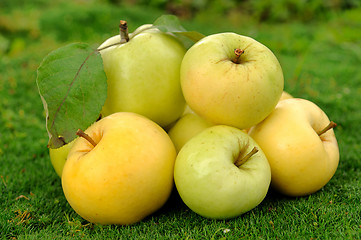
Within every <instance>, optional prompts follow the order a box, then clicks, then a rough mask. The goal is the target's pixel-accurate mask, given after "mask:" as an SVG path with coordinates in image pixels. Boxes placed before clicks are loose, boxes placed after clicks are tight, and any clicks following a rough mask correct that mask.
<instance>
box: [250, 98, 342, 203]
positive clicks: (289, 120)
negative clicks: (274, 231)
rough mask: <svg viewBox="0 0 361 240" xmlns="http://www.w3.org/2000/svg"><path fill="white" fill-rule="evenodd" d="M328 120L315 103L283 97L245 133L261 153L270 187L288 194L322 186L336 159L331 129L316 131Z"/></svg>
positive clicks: (327, 124)
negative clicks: (267, 171)
mask: <svg viewBox="0 0 361 240" xmlns="http://www.w3.org/2000/svg"><path fill="white" fill-rule="evenodd" d="M329 124H330V120H329V119H328V117H327V115H326V114H325V112H324V111H323V110H322V109H321V108H320V107H318V106H317V105H316V104H315V103H313V102H311V101H308V100H305V99H299V98H291V99H285V100H282V101H280V102H279V103H278V105H277V106H276V108H275V110H274V111H273V112H272V113H271V114H270V115H269V116H268V117H267V118H266V119H265V120H264V121H262V122H261V123H259V124H257V125H256V126H254V127H252V128H251V129H250V131H249V135H250V136H251V137H253V138H254V139H255V141H256V142H257V143H258V144H259V145H260V147H261V148H262V150H263V151H264V152H265V154H266V156H267V159H268V161H269V163H270V166H271V170H272V183H271V185H272V187H273V188H275V189H277V190H278V191H279V192H281V193H283V194H286V195H289V196H305V195H309V194H311V193H314V192H316V191H318V190H319V189H321V188H322V187H323V186H325V185H326V184H327V183H328V182H329V180H330V179H331V178H332V176H333V175H334V173H335V171H336V169H337V166H338V162H339V149H338V144H337V140H336V137H335V134H334V131H333V129H329V130H328V131H326V132H325V133H323V134H320V131H321V130H322V129H325V128H326V127H327V126H329Z"/></svg>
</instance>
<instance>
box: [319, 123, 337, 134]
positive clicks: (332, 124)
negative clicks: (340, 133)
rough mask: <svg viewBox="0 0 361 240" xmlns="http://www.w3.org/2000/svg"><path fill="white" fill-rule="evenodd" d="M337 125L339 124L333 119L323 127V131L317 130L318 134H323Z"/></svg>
mask: <svg viewBox="0 0 361 240" xmlns="http://www.w3.org/2000/svg"><path fill="white" fill-rule="evenodd" d="M336 126H337V124H336V123H335V122H333V121H331V122H330V123H329V124H328V125H327V126H326V127H325V128H324V129H322V130H321V131H319V132H317V135H318V136H321V135H322V134H324V133H325V132H327V131H328V130H330V129H332V128H335V127H336Z"/></svg>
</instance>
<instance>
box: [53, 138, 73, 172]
mask: <svg viewBox="0 0 361 240" xmlns="http://www.w3.org/2000/svg"><path fill="white" fill-rule="evenodd" d="M74 141H75V140H73V141H71V142H70V143H68V144H66V145H64V146H62V147H60V148H49V156H50V161H51V164H52V165H53V167H54V170H55V172H56V173H57V174H58V176H59V177H61V174H62V172H63V168H64V164H65V162H66V159H67V157H68V153H69V151H70V149H71V148H72V146H73V144H74Z"/></svg>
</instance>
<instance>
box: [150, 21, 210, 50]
mask: <svg viewBox="0 0 361 240" xmlns="http://www.w3.org/2000/svg"><path fill="white" fill-rule="evenodd" d="M153 25H154V27H156V28H158V29H159V30H160V31H162V32H166V33H170V34H172V35H174V36H175V37H176V38H178V39H179V40H180V41H181V42H182V43H183V45H184V46H185V47H186V48H189V47H191V46H192V45H193V44H194V43H196V42H198V41H199V40H201V39H202V38H204V37H205V35H204V34H202V33H199V32H196V31H187V30H186V29H185V28H184V27H183V26H182V25H181V23H180V21H179V19H178V17H177V16H174V15H162V16H160V17H159V18H157V19H156V20H155V21H154V23H153Z"/></svg>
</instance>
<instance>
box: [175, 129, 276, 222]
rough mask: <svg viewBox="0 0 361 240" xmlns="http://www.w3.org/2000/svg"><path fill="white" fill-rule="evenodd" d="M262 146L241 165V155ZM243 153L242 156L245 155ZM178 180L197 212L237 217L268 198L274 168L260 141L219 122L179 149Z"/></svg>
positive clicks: (184, 197)
mask: <svg viewBox="0 0 361 240" xmlns="http://www.w3.org/2000/svg"><path fill="white" fill-rule="evenodd" d="M253 147H257V148H258V150H259V151H258V152H257V153H255V154H254V155H253V156H252V157H251V158H250V159H249V160H248V161H246V162H245V163H243V164H242V165H241V166H240V167H237V166H236V165H235V164H234V162H235V161H236V159H237V158H238V156H239V155H240V152H241V153H242V154H243V155H246V154H247V153H249V152H250V151H251V150H252V148H253ZM243 155H242V156H243ZM174 180H175V184H176V188H177V190H178V193H179V195H180V197H181V198H182V200H183V201H184V203H185V204H186V205H187V206H188V207H189V208H190V209H191V210H193V211H194V212H196V213H197V214H199V215H201V216H204V217H206V218H212V219H229V218H234V217H237V216H239V215H241V214H243V213H245V212H247V211H249V210H251V209H253V208H254V207H256V206H257V205H259V204H260V203H261V202H262V201H263V199H264V198H265V196H266V194H267V191H268V188H269V185H270V181H271V170H270V166H269V164H268V161H267V159H266V157H265V155H264V153H263V152H262V150H261V149H260V148H259V146H258V145H257V143H256V142H255V141H254V140H253V139H252V138H251V137H249V136H248V135H247V134H246V133H244V132H243V131H241V130H239V129H237V128H234V127H230V126H226V125H217V126H212V127H210V128H207V129H205V130H204V131H202V132H201V133H199V134H198V135H196V136H195V137H193V138H192V139H190V140H189V141H188V142H187V143H186V144H185V145H184V146H183V148H182V149H181V150H180V152H179V153H178V156H177V159H176V163H175V167H174Z"/></svg>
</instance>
